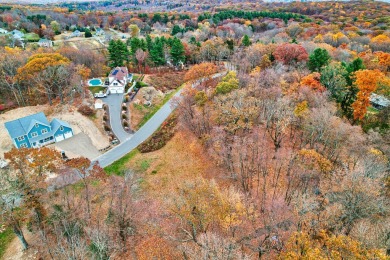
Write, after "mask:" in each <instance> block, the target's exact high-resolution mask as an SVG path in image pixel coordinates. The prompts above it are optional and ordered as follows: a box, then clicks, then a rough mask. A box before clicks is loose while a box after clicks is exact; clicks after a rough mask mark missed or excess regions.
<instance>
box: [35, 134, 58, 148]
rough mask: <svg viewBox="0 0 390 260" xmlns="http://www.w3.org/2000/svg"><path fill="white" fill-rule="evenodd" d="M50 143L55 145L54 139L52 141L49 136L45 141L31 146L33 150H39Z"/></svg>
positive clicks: (51, 137)
mask: <svg viewBox="0 0 390 260" xmlns="http://www.w3.org/2000/svg"><path fill="white" fill-rule="evenodd" d="M52 143H55V139H54V137H53V136H49V137H47V138H45V139H42V140H39V141H36V142H33V143H32V145H31V146H32V147H33V148H41V147H43V146H46V145H49V144H52Z"/></svg>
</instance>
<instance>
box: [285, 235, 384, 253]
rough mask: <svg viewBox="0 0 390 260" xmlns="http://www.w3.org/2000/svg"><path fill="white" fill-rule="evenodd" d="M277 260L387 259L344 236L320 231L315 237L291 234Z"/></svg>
mask: <svg viewBox="0 0 390 260" xmlns="http://www.w3.org/2000/svg"><path fill="white" fill-rule="evenodd" d="M279 259H288V260H296V259H301V260H311V259H324V260H325V259H335V260H342V259H362V260H363V259H378V260H385V259H388V258H387V257H386V255H385V254H384V253H383V252H381V251H380V250H378V249H366V248H364V246H362V245H361V244H360V243H359V242H358V241H355V240H353V239H352V238H350V237H348V236H344V235H338V236H335V235H329V234H327V233H326V232H325V231H323V230H322V231H320V232H319V233H318V234H317V235H316V236H315V237H311V236H310V235H308V234H307V233H304V232H296V233H295V234H293V235H292V236H291V237H290V239H289V241H288V242H287V245H286V247H285V250H284V251H283V252H282V253H281V255H280V256H279Z"/></svg>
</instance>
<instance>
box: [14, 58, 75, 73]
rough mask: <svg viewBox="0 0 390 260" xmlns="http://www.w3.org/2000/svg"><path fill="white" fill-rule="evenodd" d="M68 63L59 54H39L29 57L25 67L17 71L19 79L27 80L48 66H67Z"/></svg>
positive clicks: (66, 59) (67, 60)
mask: <svg viewBox="0 0 390 260" xmlns="http://www.w3.org/2000/svg"><path fill="white" fill-rule="evenodd" d="M69 63H70V61H69V59H68V58H65V57H64V56H62V55H61V54H59V53H39V54H35V55H33V56H31V57H30V58H29V59H28V61H27V63H26V65H24V66H23V67H21V68H19V69H18V77H19V78H20V79H29V78H31V77H33V76H34V75H35V74H36V73H38V72H42V71H43V70H45V69H46V68H47V67H49V66H60V65H67V64H69Z"/></svg>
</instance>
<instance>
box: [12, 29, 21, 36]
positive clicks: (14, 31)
mask: <svg viewBox="0 0 390 260" xmlns="http://www.w3.org/2000/svg"><path fill="white" fill-rule="evenodd" d="M11 33H12V34H14V35H15V34H17V35H21V36H23V35H24V33H22V32H21V31H19V30H16V29H15V30H13V31H12V32H11Z"/></svg>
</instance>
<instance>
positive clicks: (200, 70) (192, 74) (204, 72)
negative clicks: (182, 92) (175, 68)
mask: <svg viewBox="0 0 390 260" xmlns="http://www.w3.org/2000/svg"><path fill="white" fill-rule="evenodd" d="M215 73H217V66H216V65H215V64H214V63H210V62H206V63H201V64H198V65H194V66H193V67H192V68H191V69H189V70H188V72H187V73H186V75H185V77H184V79H185V81H194V80H197V79H200V78H204V77H207V76H210V75H213V74H215Z"/></svg>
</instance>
